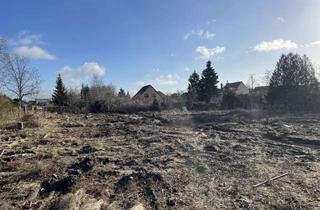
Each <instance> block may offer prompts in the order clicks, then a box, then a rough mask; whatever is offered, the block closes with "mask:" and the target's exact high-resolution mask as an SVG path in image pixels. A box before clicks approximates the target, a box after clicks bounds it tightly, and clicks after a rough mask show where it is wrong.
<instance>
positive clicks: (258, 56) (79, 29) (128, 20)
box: [0, 0, 320, 95]
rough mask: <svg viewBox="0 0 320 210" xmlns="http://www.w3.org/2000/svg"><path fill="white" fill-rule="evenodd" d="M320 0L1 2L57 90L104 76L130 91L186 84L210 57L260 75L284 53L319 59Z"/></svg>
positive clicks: (241, 72) (232, 70) (14, 32)
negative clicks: (58, 82)
mask: <svg viewBox="0 0 320 210" xmlns="http://www.w3.org/2000/svg"><path fill="white" fill-rule="evenodd" d="M319 11H320V1H319V0H259V1H258V0H241V1H240V0H134V1H133V0H126V1H125V0H46V1H43V0H28V1H21V0H2V1H1V3H0V36H1V37H3V38H5V39H6V40H8V44H9V47H10V49H11V50H12V51H14V52H16V53H18V54H21V55H23V56H26V57H29V58H30V62H31V63H30V64H31V66H33V67H36V68H37V69H38V70H39V71H40V74H41V78H42V80H43V83H42V92H43V94H45V95H48V94H49V93H50V92H51V91H52V89H53V87H54V84H55V79H56V75H57V73H58V72H60V73H62V75H63V78H64V81H65V83H66V85H67V86H68V87H71V88H76V87H78V86H79V85H80V84H81V83H82V82H84V83H86V82H89V81H90V78H91V77H92V75H97V76H100V77H102V78H103V79H104V81H105V82H106V83H112V84H114V85H116V86H117V87H118V88H120V87H122V88H124V89H126V90H129V91H130V92H131V93H134V92H135V91H137V90H139V88H140V87H141V86H142V85H144V84H149V83H150V84H152V85H154V86H155V87H156V88H158V89H159V90H161V91H163V92H174V91H176V90H185V89H186V88H187V79H188V76H189V75H190V74H191V72H192V71H193V70H197V71H198V72H199V73H200V72H201V70H202V69H203V68H204V66H205V63H206V61H207V60H209V59H210V60H211V61H212V62H213V65H214V67H215V69H216V71H217V72H218V74H219V77H220V78H219V79H220V81H221V82H223V83H225V82H226V81H227V80H228V81H229V82H233V81H238V80H242V81H244V82H246V81H247V79H248V76H249V74H251V73H253V74H255V75H256V77H257V78H258V79H259V78H260V77H262V76H263V74H264V72H265V70H266V69H273V68H274V66H275V64H276V62H277V59H278V58H279V56H280V54H281V53H287V52H290V51H292V52H299V53H301V54H302V53H306V54H307V55H308V56H309V57H310V58H311V60H312V62H313V63H314V64H315V65H316V66H318V65H319V64H320V12H319Z"/></svg>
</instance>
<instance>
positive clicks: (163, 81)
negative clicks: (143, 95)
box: [154, 74, 181, 86]
mask: <svg viewBox="0 0 320 210" xmlns="http://www.w3.org/2000/svg"><path fill="white" fill-rule="evenodd" d="M179 81H181V78H180V77H179V76H178V75H176V74H168V75H161V76H159V77H158V78H156V79H155V81H154V83H155V84H157V85H169V86H172V85H177V84H178V83H179Z"/></svg>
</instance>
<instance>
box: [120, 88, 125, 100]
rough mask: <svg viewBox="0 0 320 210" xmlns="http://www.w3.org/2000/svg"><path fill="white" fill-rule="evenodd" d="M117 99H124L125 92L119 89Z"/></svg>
mask: <svg viewBox="0 0 320 210" xmlns="http://www.w3.org/2000/svg"><path fill="white" fill-rule="evenodd" d="M118 97H120V98H125V97H126V92H125V91H124V89H122V88H120V90H119V93H118Z"/></svg>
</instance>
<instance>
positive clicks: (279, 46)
mask: <svg viewBox="0 0 320 210" xmlns="http://www.w3.org/2000/svg"><path fill="white" fill-rule="evenodd" d="M297 48H298V45H297V44H296V43H295V42H293V41H291V40H283V39H276V40H273V41H269V42H267V41H263V42H260V43H258V44H257V45H256V46H255V47H254V48H253V50H254V51H259V52H269V51H275V50H283V49H286V50H290V49H297Z"/></svg>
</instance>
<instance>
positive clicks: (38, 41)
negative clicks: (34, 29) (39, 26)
mask: <svg viewBox="0 0 320 210" xmlns="http://www.w3.org/2000/svg"><path fill="white" fill-rule="evenodd" d="M9 43H10V44H11V45H13V46H15V48H14V49H13V52H14V53H16V54H17V55H20V56H23V57H27V58H31V59H35V60H55V59H56V56H55V55H53V54H52V53H50V52H48V51H47V50H45V49H44V48H43V46H42V45H45V42H43V41H42V35H41V34H32V33H30V32H28V31H22V32H20V33H19V34H18V38H17V39H16V40H10V41H9ZM40 46H41V47H40Z"/></svg>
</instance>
